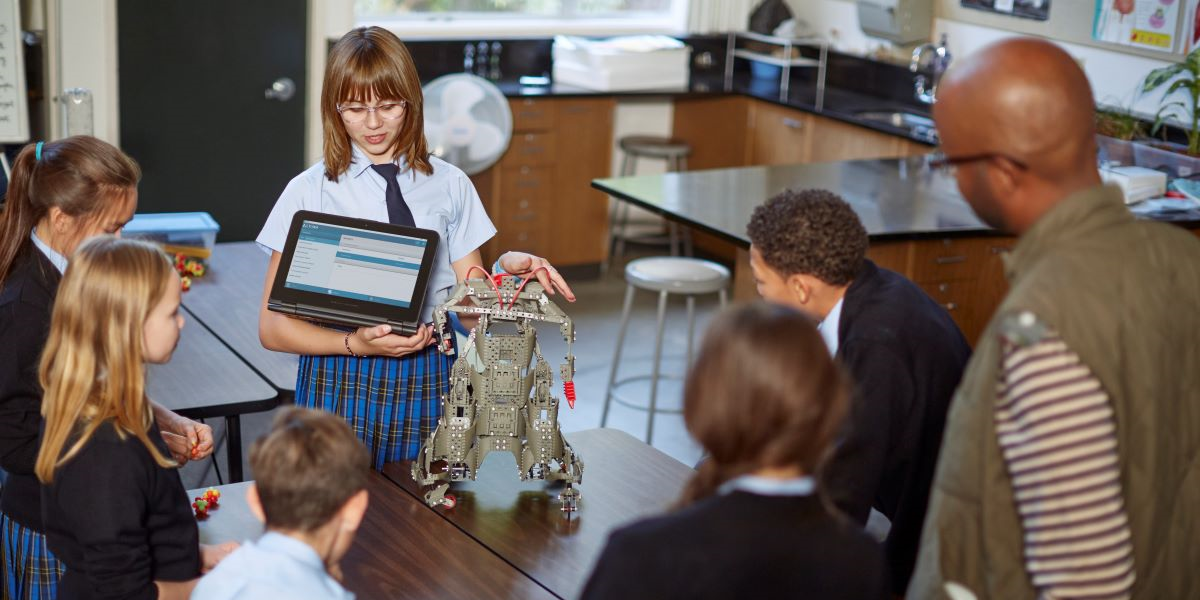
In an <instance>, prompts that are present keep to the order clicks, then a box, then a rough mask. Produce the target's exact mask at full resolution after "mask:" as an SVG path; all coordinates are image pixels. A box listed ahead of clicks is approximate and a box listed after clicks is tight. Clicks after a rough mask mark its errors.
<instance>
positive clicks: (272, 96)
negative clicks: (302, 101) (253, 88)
mask: <svg viewBox="0 0 1200 600" xmlns="http://www.w3.org/2000/svg"><path fill="white" fill-rule="evenodd" d="M263 95H264V96H266V98H267V100H278V101H280V102H287V101H288V100H291V99H292V96H295V95H296V82H295V81H292V78H291V77H280V78H279V79H276V80H275V81H274V82H272V83H271V87H269V88H267V89H266V91H265V92H263Z"/></svg>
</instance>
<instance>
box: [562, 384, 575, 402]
mask: <svg viewBox="0 0 1200 600" xmlns="http://www.w3.org/2000/svg"><path fill="white" fill-rule="evenodd" d="M563 394H565V395H566V396H567V406H570V407H571V408H575V382H574V381H564V382H563Z"/></svg>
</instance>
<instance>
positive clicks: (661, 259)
mask: <svg viewBox="0 0 1200 600" xmlns="http://www.w3.org/2000/svg"><path fill="white" fill-rule="evenodd" d="M729 279H730V275H729V269H726V268H725V267H724V266H722V265H719V264H717V263H715V262H712V261H708V260H702V259H699V258H687V257H682V256H654V257H650V258H639V259H637V260H633V261H630V262H629V264H628V265H626V266H625V281H627V282H628V283H629V284H630V285H633V286H635V287H637V288H639V289H643V290H652V291H655V292H668V293H671V294H711V293H715V292H718V291H720V290H723V289H725V288H726V287H727V286H728V284H729Z"/></svg>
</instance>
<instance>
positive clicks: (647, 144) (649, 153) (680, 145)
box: [617, 135, 692, 158]
mask: <svg viewBox="0 0 1200 600" xmlns="http://www.w3.org/2000/svg"><path fill="white" fill-rule="evenodd" d="M617 144H618V145H619V146H620V147H621V150H622V151H623V152H625V153H626V154H632V155H634V156H644V157H649V158H679V157H683V156H687V155H689V154H691V153H692V147H691V145H690V144H688V143H687V142H685V141H683V140H677V139H674V138H668V137H659V136H654V135H627V136H625V137H623V138H621V139H620V140H619V141H618V142H617Z"/></svg>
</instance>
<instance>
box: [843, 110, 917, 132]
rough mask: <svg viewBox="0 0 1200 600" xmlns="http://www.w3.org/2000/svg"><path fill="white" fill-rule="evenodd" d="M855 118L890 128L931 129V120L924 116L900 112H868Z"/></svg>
mask: <svg viewBox="0 0 1200 600" xmlns="http://www.w3.org/2000/svg"><path fill="white" fill-rule="evenodd" d="M854 116H856V117H858V118H860V119H862V120H864V121H874V122H876V123H883V124H885V125H891V126H892V127H901V128H917V127H925V128H929V129H932V128H933V119H931V118H929V117H926V116H925V115H918V114H916V113H910V112H902V111H885V110H868V111H863V112H860V113H855V115H854Z"/></svg>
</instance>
